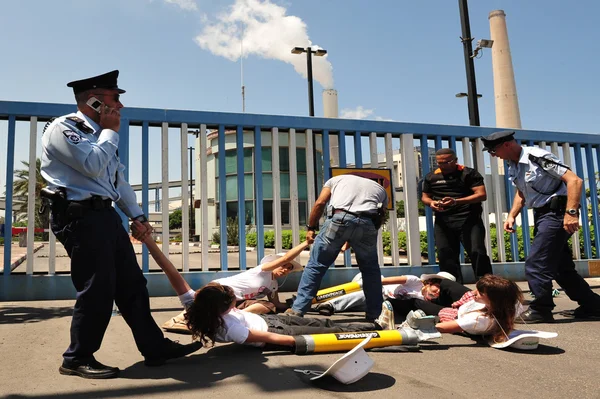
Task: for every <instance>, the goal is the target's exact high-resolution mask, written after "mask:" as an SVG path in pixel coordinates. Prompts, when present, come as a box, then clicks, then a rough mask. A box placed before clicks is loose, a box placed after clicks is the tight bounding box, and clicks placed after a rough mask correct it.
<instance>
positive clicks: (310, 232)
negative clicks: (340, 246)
mask: <svg viewBox="0 0 600 399" xmlns="http://www.w3.org/2000/svg"><path fill="white" fill-rule="evenodd" d="M316 234H317V233H316V232H315V231H314V230H308V231H307V232H306V242H307V243H308V244H309V245H310V244H312V243H313V242H315V235H316Z"/></svg>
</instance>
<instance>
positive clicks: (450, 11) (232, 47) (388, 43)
mask: <svg viewBox="0 0 600 399" xmlns="http://www.w3.org/2000/svg"><path fill="white" fill-rule="evenodd" d="M2 3H3V4H2V14H1V16H0V44H1V48H2V49H3V54H4V57H3V62H2V64H1V65H0V71H1V75H2V79H0V99H1V100H12V101H34V102H36V101H39V102H56V103H73V97H72V93H71V91H70V90H69V89H67V88H66V87H65V84H66V82H68V81H70V80H74V79H79V78H84V77H88V76H91V75H95V74H100V73H103V72H106V71H109V70H112V69H120V71H121V75H120V80H119V83H120V86H122V87H124V88H125V89H127V93H126V94H125V95H124V96H123V102H124V104H125V106H133V107H147V108H168V109H190V110H213V111H224V112H240V111H241V95H240V63H239V61H238V60H237V59H236V58H237V57H236V51H238V49H239V40H237V37H239V36H238V35H236V34H234V35H233V38H231V37H229V36H227V35H223V34H224V33H227V32H230V31H231V29H233V28H234V27H239V26H241V25H242V22H246V23H248V25H247V28H246V31H245V32H246V34H247V35H248V38H247V39H246V40H245V43H244V48H245V49H246V55H247V57H246V58H245V59H244V81H245V82H244V83H245V85H246V111H247V112H250V113H264V114H281V115H306V114H307V113H308V106H307V88H306V79H305V78H304V77H303V76H302V75H301V73H298V71H296V70H295V68H294V66H293V65H291V64H289V63H288V62H296V63H297V65H296V66H297V68H298V69H299V70H301V69H302V67H303V65H304V63H305V58H304V57H301V56H290V54H289V50H290V49H291V47H292V46H305V45H308V44H309V42H308V40H310V42H311V43H312V44H313V45H316V46H320V47H322V48H325V49H327V50H328V56H327V58H326V60H324V59H321V60H319V61H317V62H318V63H319V65H316V67H317V68H319V70H320V72H318V73H317V75H318V76H319V80H320V81H321V84H320V83H318V82H315V94H316V95H315V110H316V115H317V116H319V115H322V104H321V95H320V94H321V90H322V89H323V85H331V82H333V84H332V86H333V87H334V88H335V89H337V90H338V92H339V108H340V111H341V113H345V115H349V116H354V117H361V116H362V117H368V118H369V119H376V118H383V119H391V120H396V121H409V122H423V123H437V124H452V125H466V124H468V113H467V104H466V99H464V98H462V99H457V98H455V96H454V95H455V93H457V92H466V78H465V67H464V60H463V52H462V45H461V42H460V40H459V36H460V34H461V28H460V19H459V11H458V2H457V1H455V0H423V1H406V0H395V1H387V0H378V1H358V0H330V1H327V0H303V1H299V0H297V1H276V0H271V1H264V0H261V1H259V0H237V1H236V0H219V1H210V0H102V1H91V0H52V1H44V0H18V1H17V0H13V1H7V0H5V1H3V2H2ZM234 4H235V5H236V6H235V7H233V6H234ZM573 4H576V6H575V5H568V3H566V2H564V1H556V0H545V1H542V0H528V1H522V0H521V1H519V0H488V1H471V2H470V4H469V11H470V20H471V31H472V35H473V36H474V37H475V39H480V38H489V36H490V32H489V21H488V14H489V12H490V11H492V10H496V9H503V10H504V11H505V12H506V14H507V25H508V33H509V39H510V43H511V51H512V56H513V64H514V68H515V76H516V83H517V90H518V95H519V104H520V111H521V119H522V125H523V128H525V129H536V130H554V131H576V132H592V133H595V132H597V131H598V126H600V112H599V104H600V101H599V100H598V93H599V92H600V84H599V78H598V72H597V71H598V66H599V60H598V52H597V48H598V42H599V41H600V29H598V24H597V15H598V13H599V11H600V3H598V2H596V1H591V0H579V1H577V2H576V3H573ZM257 10H258V11H260V12H257ZM261 12H262V14H261ZM265 13H266V14H265ZM267 15H268V16H269V17H267ZM265 18H272V19H270V20H269V21H270V23H269V24H262V25H261V24H257V23H256V21H257V20H258V21H262V20H264V19H265ZM230 21H233V22H234V23H233V24H231V23H228V22H230ZM219 24H221V25H219ZM223 26H224V30H219V28H220V27H223ZM227 29H229V31H228V30H227ZM211 32H220V33H221V34H222V36H221V38H222V39H226V40H225V42H222V43H221V44H220V45H218V44H216V42H215V41H214V40H213V39H214V36H211ZM234 33H235V32H234ZM292 43H293V44H292ZM201 44H202V45H203V46H204V48H203V47H201ZM269 57H270V58H269ZM294 57H295V58H294ZM327 61H328V62H329V64H330V65H328V64H327ZM330 66H331V68H332V71H333V72H332V74H331V75H328V74H327V71H328V69H329V67H330ZM475 66H476V74H477V85H478V91H479V93H481V94H483V98H482V99H480V113H481V124H482V125H484V126H494V124H495V115H494V101H493V97H494V96H493V81H492V67H491V52H489V51H486V52H484V54H483V57H482V58H480V59H476V60H475ZM300 72H302V71H300ZM5 126H6V124H5V123H0V128H1V130H0V132H1V135H2V137H0V150H1V151H2V152H3V153H5V151H6V150H5V148H6V147H5V146H6V144H5V143H6V138H5V136H6V135H5V131H6V129H5ZM23 147H26V145H25V146H23ZM26 156H27V155H26V152H23V153H22V154H21V153H17V156H16V161H17V162H18V160H19V159H25V158H26ZM4 162H5V161H4ZM17 162H16V164H17ZM0 163H3V160H0ZM4 173H5V172H4V171H2V172H1V176H2V177H1V178H0V179H1V181H2V182H3V181H4V179H5V177H4ZM154 174H155V173H152V174H151V175H154ZM134 175H135V176H133V175H132V180H137V177H136V176H137V173H134ZM158 176H160V173H159V172H158ZM151 180H155V179H152V177H151ZM138 181H139V180H138Z"/></svg>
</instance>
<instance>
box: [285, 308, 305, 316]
mask: <svg viewBox="0 0 600 399" xmlns="http://www.w3.org/2000/svg"><path fill="white" fill-rule="evenodd" d="M283 314H286V315H288V316H298V317H304V315H303V314H302V313H300V312H298V311H297V310H294V309H293V308H289V309H286V310H285V312H283Z"/></svg>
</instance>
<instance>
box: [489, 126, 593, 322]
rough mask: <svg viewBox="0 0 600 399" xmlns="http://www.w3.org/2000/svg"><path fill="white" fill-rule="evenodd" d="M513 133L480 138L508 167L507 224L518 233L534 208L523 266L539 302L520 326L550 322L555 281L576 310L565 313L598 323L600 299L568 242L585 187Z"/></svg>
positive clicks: (547, 154) (546, 154) (549, 155)
mask: <svg viewBox="0 0 600 399" xmlns="http://www.w3.org/2000/svg"><path fill="white" fill-rule="evenodd" d="M514 134H515V132H513V131H501V132H496V133H493V134H491V135H489V136H487V137H482V141H483V144H484V150H485V151H488V152H489V153H490V155H491V156H497V157H498V158H501V159H504V160H506V161H508V175H509V179H510V180H511V182H512V183H513V184H514V185H515V186H516V188H517V190H516V191H517V192H516V194H515V198H514V201H513V206H512V208H511V210H510V212H509V213H508V217H507V218H506V221H505V222H504V230H505V231H508V232H511V233H514V232H515V218H516V217H517V216H518V215H519V213H520V212H521V210H522V208H523V207H525V206H527V207H529V208H533V216H534V238H533V243H532V244H531V248H530V251H529V255H528V256H527V259H526V260H525V275H526V276H527V281H528V283H529V288H530V289H531V293H532V294H533V296H534V297H535V298H534V299H533V301H531V303H530V305H529V309H528V310H526V311H525V312H523V313H522V314H521V319H522V320H521V319H517V322H520V321H525V322H527V323H539V322H551V321H553V320H554V317H553V315H552V309H553V308H554V301H553V299H552V279H554V280H556V282H557V283H558V284H559V285H560V286H561V287H562V288H563V289H564V291H565V293H566V294H567V296H568V297H569V298H571V299H572V300H573V301H576V302H577V303H578V304H579V307H578V308H577V309H574V310H572V311H566V312H563V315H565V316H570V317H574V318H582V319H584V318H585V319H588V318H600V296H599V295H598V294H596V293H594V292H593V291H592V290H591V288H590V286H589V285H588V284H587V282H586V281H585V280H584V279H583V278H582V277H581V276H580V275H579V274H578V273H577V271H576V270H575V263H574V262H573V256H572V253H571V248H570V247H569V245H568V243H567V241H568V239H569V237H570V236H571V235H572V234H573V233H574V232H576V231H577V230H578V229H579V208H580V205H579V199H580V198H581V190H582V187H583V181H582V180H581V178H579V177H578V176H577V175H576V174H575V173H573V172H572V171H571V170H570V168H569V167H568V166H566V165H564V164H563V163H562V162H561V161H560V160H559V159H558V158H557V157H556V156H554V155H553V154H552V153H550V152H548V151H546V150H544V149H542V148H539V147H522V146H521V145H519V144H518V143H517V142H516V141H515V139H514Z"/></svg>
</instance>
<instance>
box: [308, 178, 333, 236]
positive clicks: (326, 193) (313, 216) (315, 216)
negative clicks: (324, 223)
mask: <svg viewBox="0 0 600 399" xmlns="http://www.w3.org/2000/svg"><path fill="white" fill-rule="evenodd" d="M329 198H331V189H330V188H329V187H323V190H321V194H319V198H317V200H316V201H315V205H314V206H313V208H312V210H311V211H310V216H309V218H308V225H309V226H316V225H317V224H319V219H321V216H322V215H323V210H325V205H327V201H329ZM314 239H315V232H314V231H312V230H309V231H308V232H307V233H306V240H307V241H308V242H310V243H312V241H314Z"/></svg>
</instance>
